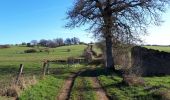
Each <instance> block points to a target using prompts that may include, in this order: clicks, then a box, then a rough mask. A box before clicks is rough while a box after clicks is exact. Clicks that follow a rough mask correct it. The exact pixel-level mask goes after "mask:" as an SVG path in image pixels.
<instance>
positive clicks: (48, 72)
mask: <svg viewBox="0 0 170 100" xmlns="http://www.w3.org/2000/svg"><path fill="white" fill-rule="evenodd" d="M49 67H50V62H49V61H47V74H50V70H49Z"/></svg>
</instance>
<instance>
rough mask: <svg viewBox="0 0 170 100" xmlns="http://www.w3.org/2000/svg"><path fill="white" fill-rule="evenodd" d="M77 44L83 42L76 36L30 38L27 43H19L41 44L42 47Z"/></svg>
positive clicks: (27, 44) (28, 44) (29, 45)
mask: <svg viewBox="0 0 170 100" xmlns="http://www.w3.org/2000/svg"><path fill="white" fill-rule="evenodd" d="M77 44H83V42H80V39H79V38H77V37H73V38H66V39H65V40H64V39H63V38H55V39H52V40H51V39H49V40H46V39H41V40H39V41H38V40H32V41H30V42H29V43H25V42H23V43H22V44H21V45H26V46H28V47H31V46H43V47H50V48H55V47H59V46H64V45H77Z"/></svg>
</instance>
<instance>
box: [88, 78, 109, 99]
mask: <svg viewBox="0 0 170 100" xmlns="http://www.w3.org/2000/svg"><path fill="white" fill-rule="evenodd" d="M91 80H92V85H93V88H94V91H95V92H96V96H97V100H109V98H108V97H107V95H106V92H105V91H104V90H103V88H102V86H101V85H100V84H99V81H98V79H97V78H96V77H91Z"/></svg>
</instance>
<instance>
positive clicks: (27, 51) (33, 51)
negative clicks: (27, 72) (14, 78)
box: [24, 49, 37, 53]
mask: <svg viewBox="0 0 170 100" xmlns="http://www.w3.org/2000/svg"><path fill="white" fill-rule="evenodd" d="M35 52H37V50H36V49H28V50H25V51H24V53H35Z"/></svg>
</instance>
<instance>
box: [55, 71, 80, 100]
mask: <svg viewBox="0 0 170 100" xmlns="http://www.w3.org/2000/svg"><path fill="white" fill-rule="evenodd" d="M82 71H83V70H81V71H79V72H76V73H72V74H71V75H70V76H69V78H68V79H67V80H66V81H65V83H64V85H63V87H62V88H61V91H60V93H59V95H58V96H57V97H56V100H69V98H70V93H71V89H72V87H73V84H74V81H75V79H76V77H77V76H78V75H79V74H80V73H81V72H82Z"/></svg>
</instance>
